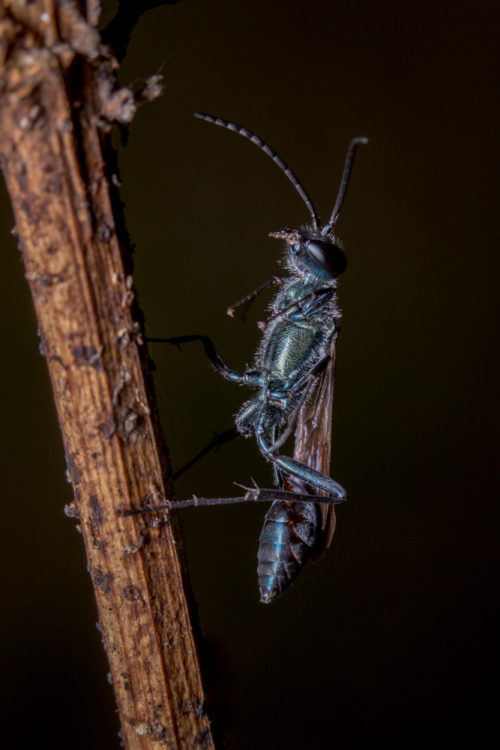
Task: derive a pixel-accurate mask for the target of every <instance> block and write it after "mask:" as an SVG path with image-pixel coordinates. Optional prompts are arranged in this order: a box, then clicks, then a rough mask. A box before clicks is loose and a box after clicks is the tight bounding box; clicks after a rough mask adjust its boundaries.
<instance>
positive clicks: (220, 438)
mask: <svg viewBox="0 0 500 750" xmlns="http://www.w3.org/2000/svg"><path fill="white" fill-rule="evenodd" d="M239 434H240V433H239V432H238V430H237V429H236V427H231V428H230V429H229V430H225V431H224V432H221V433H217V432H215V433H214V436H213V438H212V440H211V441H210V442H209V443H208V445H206V446H205V447H204V448H203V449H202V450H201V451H200V452H199V453H197V454H196V456H193V458H191V459H190V460H189V461H188V462H187V463H185V464H184V466H181V468H180V469H177V471H175V472H174V473H173V474H172V479H177V477H180V475H181V474H184V472H185V471H187V470H188V469H190V468H191V467H192V466H194V465H195V464H197V463H198V461H200V460H201V459H202V458H203V457H204V456H206V455H207V453H210V451H212V450H213V451H215V453H217V451H218V450H219V448H221V447H222V446H223V445H224V444H225V443H229V442H230V441H231V440H234V438H237V437H238V436H239Z"/></svg>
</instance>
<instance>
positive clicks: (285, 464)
mask: <svg viewBox="0 0 500 750" xmlns="http://www.w3.org/2000/svg"><path fill="white" fill-rule="evenodd" d="M255 437H256V439H257V445H258V446H259V450H260V451H261V453H262V455H263V456H264V458H267V459H268V460H269V461H272V463H273V465H274V466H276V467H277V468H278V469H281V471H283V472H284V473H285V474H288V475H291V477H296V478H297V479H299V480H302V481H303V482H304V483H305V484H308V485H311V486H312V487H316V488H317V489H319V490H324V491H325V492H328V494H329V495H331V496H332V497H336V498H338V502H341V501H342V500H345V498H346V496H347V493H346V490H345V489H344V488H343V487H342V485H340V484H339V483H338V482H336V481H335V480H334V479H332V478H331V477H329V476H327V475H326V474H322V473H321V472H320V471H316V469H312V468H311V467H310V466H307V465H306V464H304V463H302V462H301V461H297V459H295V458H291V457H290V456H282V455H281V453H279V452H278V450H277V449H276V447H275V445H274V444H273V442H272V440H270V438H269V433H268V431H267V430H266V427H265V416H263V417H262V418H261V420H260V421H259V424H258V425H257V427H256V429H255Z"/></svg>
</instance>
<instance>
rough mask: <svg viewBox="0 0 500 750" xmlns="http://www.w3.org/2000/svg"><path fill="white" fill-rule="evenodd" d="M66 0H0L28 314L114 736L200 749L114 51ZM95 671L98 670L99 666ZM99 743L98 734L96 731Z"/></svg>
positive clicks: (0, 107)
mask: <svg viewBox="0 0 500 750" xmlns="http://www.w3.org/2000/svg"><path fill="white" fill-rule="evenodd" d="M78 7H81V4H80V5H79V6H77V5H76V4H75V3H74V2H71V1H70V0H59V1H56V0H34V1H33V2H31V3H29V4H26V3H23V2H15V0H11V1H10V2H9V3H4V4H3V5H0V156H1V160H2V168H3V171H4V175H5V181H6V184H7V189H8V191H9V194H10V197H11V201H12V206H13V211H14V215H15V221H16V231H17V234H18V237H19V241H20V245H21V249H22V255H23V260H24V264H25V268H26V278H27V280H28V282H29V285H30V289H31V293H32V296H33V302H34V306H35V310H36V315H37V318H38V324H39V330H40V336H41V341H42V345H43V351H44V353H45V356H46V359H47V365H48V368H49V373H50V378H51V382H52V388H53V392H54V399H55V402H56V407H57V412H58V416H59V422H60V426H61V431H62V435H63V440H64V445H65V449H66V455H67V465H68V473H69V476H70V478H71V481H72V484H73V488H74V496H75V504H76V511H77V513H78V516H79V518H80V523H81V530H82V533H83V537H84V541H85V547H86V552H87V558H88V568H89V571H90V574H91V577H92V581H93V584H94V588H95V594H96V599H97V605H98V610H99V620H100V628H101V632H102V637H103V641H104V645H105V648H106V651H107V655H108V658H109V662H110V667H111V674H112V678H113V684H114V690H115V694H116V701H117V704H118V709H119V713H120V717H121V723H122V735H123V740H124V742H125V745H126V747H127V748H129V749H130V750H131V749H132V748H134V749H135V748H142V749H144V748H153V747H154V748H159V747H162V748H164V747H168V748H176V749H177V748H202V747H203V748H210V747H213V744H212V739H211V734H210V727H209V722H208V719H207V716H206V714H205V712H204V697H203V690H202V684H201V678H200V672H199V664H198V657H197V652H196V647H195V643H194V638H193V633H192V627H191V623H190V617H189V608H188V604H187V601H186V596H185V593H184V583H185V568H184V562H183V560H182V555H181V559H179V549H178V544H176V542H177V543H179V542H180V539H179V536H178V529H177V524H176V521H175V516H174V517H170V518H169V521H168V523H167V522H165V521H164V520H163V521H162V522H161V523H160V524H159V525H157V523H155V520H154V519H153V518H151V517H150V516H137V517H134V518H123V517H121V516H119V514H118V508H119V507H120V506H128V507H135V506H138V505H141V504H142V503H144V501H145V500H147V499H149V500H150V501H151V502H157V503H158V502H162V501H163V502H164V501H165V498H167V497H169V498H170V497H172V491H171V487H170V486H165V476H167V459H166V453H165V450H164V447H163V442H162V438H161V435H160V431H159V428H158V419H157V407H156V403H155V400H154V396H153V393H152V388H151V384H150V378H149V372H148V358H147V355H146V353H145V347H144V345H143V343H142V336H141V324H140V315H139V311H138V307H137V303H136V301H135V298H134V289H133V284H132V277H131V275H130V269H131V265H130V259H129V251H128V247H127V246H126V241H125V240H124V234H125V232H124V230H123V223H122V218H121V214H120V210H119V202H118V201H117V200H116V196H115V200H114V201H113V200H112V196H113V192H115V193H116V190H115V188H114V187H113V183H117V182H118V181H117V180H116V179H113V176H112V174H111V173H110V168H109V164H110V163H111V160H110V157H109V151H108V149H109V143H108V136H107V132H108V131H109V129H110V126H111V123H112V122H113V121H119V122H121V123H126V122H129V121H130V119H131V118H132V116H133V112H134V109H135V102H134V97H133V94H132V92H131V91H129V90H128V89H118V88H116V83H115V71H116V67H117V65H116V61H115V60H114V59H113V58H112V57H111V55H110V54H109V52H107V51H106V49H105V48H103V46H102V45H101V42H100V39H99V35H98V32H97V30H96V23H97V15H98V4H97V3H96V2H95V1H93V0H89V2H88V3H87V17H86V18H84V17H82V16H81V15H80V14H79V12H78V9H77V8H78ZM98 679H101V678H100V677H99V678H98ZM95 744H96V745H97V744H99V743H98V740H97V739H96V743H95Z"/></svg>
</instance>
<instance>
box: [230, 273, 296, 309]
mask: <svg viewBox="0 0 500 750" xmlns="http://www.w3.org/2000/svg"><path fill="white" fill-rule="evenodd" d="M285 278H286V276H273V277H272V278H271V279H269V280H268V281H265V282H264V283H263V284H261V285H260V286H258V287H257V289H255V290H254V291H253V292H250V294H247V295H246V296H245V297H242V298H241V299H239V300H238V301H237V302H235V303H234V305H231V307H228V308H227V314H228V315H229V316H230V317H231V318H233V317H234V311H235V310H236V308H237V307H240V306H241V305H244V308H243V312H242V313H241V315H240V318H241V320H245V317H246V314H247V312H248V310H249V309H250V305H251V304H252V302H253V301H254V300H255V299H256V297H258V296H259V294H261V293H262V292H263V291H264V290H265V289H267V287H268V286H271V285H272V284H277V285H278V284H279V285H281V284H282V283H283V282H284V280H285Z"/></svg>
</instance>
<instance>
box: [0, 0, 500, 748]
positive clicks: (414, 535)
mask: <svg viewBox="0 0 500 750" xmlns="http://www.w3.org/2000/svg"><path fill="white" fill-rule="evenodd" d="M110 7H112V6H110ZM499 21H500V14H499V11H498V3H497V2H481V0H479V1H478V0H475V1H474V2H468V3H458V4H457V3H456V2H451V0H446V1H444V2H436V1H434V2H429V0H422V1H421V2H418V3H400V2H394V0H387V2H377V3H371V2H345V1H344V2H315V3H310V2H305V1H302V2H299V1H298V0H297V1H296V2H286V1H285V0H278V1H277V2H266V1H265V0H257V1H256V2H253V3H251V4H250V3H243V2H234V0H232V1H231V0H221V1H219V2H212V3H207V2H201V0H185V1H184V2H181V3H180V4H179V5H177V6H175V7H168V6H167V7H164V8H159V9H157V10H154V11H151V12H148V13H147V14H146V15H145V16H144V17H143V19H142V20H141V22H140V23H139V25H138V27H137V28H136V31H135V33H134V35H133V38H132V43H131V46H130V49H129V54H128V56H127V58H126V60H125V64H124V66H123V70H122V73H121V81H122V83H129V82H130V81H133V82H135V84H136V85H139V84H140V83H141V80H143V79H144V78H145V77H147V76H148V75H150V74H152V73H155V72H158V71H160V70H161V72H162V73H163V75H164V76H165V81H166V85H167V89H166V94H165V96H164V97H163V98H162V99H161V100H160V101H157V102H155V103H153V104H151V105H150V106H147V107H144V108H143V109H141V110H140V112H139V113H138V115H137V117H136V119H135V120H134V122H133V124H132V126H131V128H130V137H129V140H128V144H127V146H126V147H120V164H121V171H122V179H123V183H124V184H123V191H122V195H123V198H124V200H125V204H126V217H127V222H128V228H129V230H130V233H131V236H132V238H133V241H134V242H135V245H136V252H135V262H136V270H135V281H136V284H137V288H138V292H139V296H140V301H141V304H142V307H143V310H144V312H145V316H146V322H147V325H148V332H149V333H150V334H151V335H175V334H183V333H193V332H201V333H207V334H209V335H211V336H212V337H213V338H214V340H215V341H216V342H217V343H218V345H219V347H220V349H221V352H222V353H223V355H224V356H225V358H226V359H227V361H228V362H229V364H230V365H231V366H233V367H241V366H243V365H244V364H245V362H247V361H248V360H250V359H251V355H252V351H253V349H254V348H255V345H256V342H257V341H258V334H257V331H256V328H255V325H254V323H255V321H256V320H258V319H260V318H262V310H263V307H262V306H261V307H258V308H257V309H256V310H255V312H254V314H253V315H252V316H250V320H249V322H248V323H247V324H246V325H245V324H243V323H241V322H240V321H238V320H236V321H235V320H231V319H229V318H227V317H226V315H225V309H226V307H227V306H228V305H229V304H230V303H232V302H234V301H235V300H237V299H238V298H240V297H241V296H242V295H244V294H246V293H247V292H248V291H250V290H252V289H253V288H255V287H256V286H257V285H258V284H260V283H261V282H263V281H264V280H266V279H267V278H268V277H269V276H270V275H272V274H274V273H276V272H277V271H278V270H279V267H278V266H277V264H276V261H277V259H278V257H279V252H280V249H279V245H278V243H277V242H276V241H275V240H271V239H268V238H267V233H268V232H269V231H271V230H278V229H281V228H283V227H284V226H287V225H295V226H297V225H299V224H300V223H302V222H304V221H306V220H307V214H306V210H305V207H304V206H303V205H302V204H301V202H300V199H299V198H298V196H297V195H296V194H295V192H294V190H293V188H292V187H291V186H290V184H289V183H288V182H287V180H286V179H285V177H284V176H283V175H282V174H280V172H279V170H278V169H277V168H276V166H275V165H273V164H272V163H271V161H270V160H269V159H268V158H267V157H266V156H265V155H264V154H262V153H259V152H258V151H257V149H256V148H255V147H254V146H252V145H251V144H249V143H248V142H246V141H244V140H243V139H242V138H239V137H237V136H236V135H234V134H231V133H228V132H225V131H223V130H221V129H218V128H215V127H213V126H211V125H208V124H205V123H202V122H200V121H198V120H195V119H193V118H192V117H191V113H192V111H193V110H195V109H201V110H204V111H207V112H210V113H213V114H215V115H218V116H221V117H224V118H227V119H232V120H235V121H236V122H238V123H241V124H243V125H245V126H246V127H248V128H250V129H252V130H255V131H256V132H257V133H258V134H259V135H260V136H261V137H262V138H264V139H266V140H267V141H269V143H270V144H271V145H272V146H273V147H274V148H275V149H277V150H278V151H279V153H280V155H281V156H282V158H283V159H285V161H287V162H289V163H290V165H291V166H292V168H293V169H294V171H295V172H296V173H297V175H298V176H299V178H300V179H301V180H302V181H303V182H304V184H305V186H306V188H307V190H308V191H309V192H310V193H311V195H312V197H313V200H314V201H315V202H316V204H317V207H318V210H319V211H320V213H321V214H322V215H323V216H326V215H328V213H329V211H330V210H331V208H332V204H333V201H334V198H335V195H336V191H337V186H338V182H339V178H340V173H341V169H342V164H343V159H344V154H345V149H346V146H347V143H348V141H349V139H350V138H351V137H353V136H354V135H366V136H368V137H369V138H370V144H369V146H367V147H363V149H361V150H360V152H359V157H358V160H357V163H356V166H355V170H354V173H353V178H352V181H351V185H350V188H349V192H348V195H347V199H346V202H345V205H344V210H343V213H342V217H341V220H340V222H339V224H338V231H339V234H340V236H341V237H342V238H343V240H344V243H345V248H346V252H347V255H348V259H349V267H348V270H347V272H346V274H345V276H344V277H343V278H342V280H341V285H340V301H341V306H342V308H343V311H344V321H343V329H342V336H341V340H340V344H339V353H338V367H337V387H336V403H335V416H334V460H333V467H332V475H333V476H334V478H335V479H337V480H338V481H340V482H341V483H342V484H343V485H345V486H346V487H347V488H348V491H349V502H348V503H347V504H346V505H345V506H343V507H342V508H341V509H340V511H339V513H338V526H337V531H336V535H335V539H334V544H333V546H332V548H331V550H330V551H329V553H328V555H327V556H326V558H325V559H324V560H323V561H322V562H321V563H320V564H318V565H313V564H311V565H309V566H308V567H307V569H306V570H305V571H304V572H303V574H302V576H301V577H300V579H299V581H298V582H297V583H296V585H295V586H294V587H293V589H291V590H290V591H289V592H288V593H287V594H286V596H284V597H283V599H281V600H279V601H277V602H276V603H274V604H272V605H270V606H264V605H261V604H259V602H258V592H257V584H256V572H255V568H256V550H257V539H258V535H259V531H260V526H261V523H262V518H263V514H264V508H262V507H233V508H226V509H217V508H215V509H214V508H209V509H203V510H192V511H185V512H184V513H183V519H184V528H185V536H186V541H187V548H188V553H189V561H190V570H191V575H192V582H193V587H194V591H195V595H196V598H197V601H198V604H199V616H200V621H201V626H202V629H203V633H204V636H205V639H206V640H205V646H204V648H205V650H206V652H207V658H208V662H209V663H211V665H212V667H211V669H210V670H209V671H210V685H211V687H210V693H211V696H212V700H213V701H214V702H215V704H216V705H217V716H218V717H220V719H221V721H220V722H219V729H220V731H222V735H223V737H224V738H225V741H226V743H227V744H226V745H225V746H226V747H227V748H229V749H230V750H234V749H238V750H247V749H248V750H250V749H251V748H256V747H259V748H262V749H266V750H267V748H281V747H283V748H284V747H287V748H288V747H289V748H297V749H302V748H314V749H316V748H323V747H330V746H336V747H341V748H343V747H349V746H352V745H355V744H357V743H359V742H361V741H364V742H367V741H371V740H378V741H383V742H384V743H385V745H386V746H388V747H395V746H396V745H397V746H398V747H401V746H403V747H409V746H411V745H413V744H421V743H422V742H424V741H425V743H426V746H430V747H438V746H439V747H442V746H446V745H447V744H448V743H451V742H452V741H455V742H457V743H458V746H460V745H462V746H465V745H469V746H471V744H470V743H473V744H474V746H479V747H485V746H486V744H485V743H486V739H485V733H486V731H487V729H488V725H489V724H490V722H491V714H492V708H493V695H494V692H493V689H492V688H491V687H490V685H489V678H492V677H493V674H494V673H493V671H492V670H493V667H492V651H493V646H494V630H493V623H492V611H493V606H492V602H493V600H494V597H495V595H496V591H495V590H494V588H493V583H492V582H493V574H492V571H493V567H494V554H493V543H494V539H495V537H496V536H497V523H498V514H497V513H496V509H497V505H498V480H497V478H495V479H494V477H493V458H494V456H495V455H496V451H497V445H496V441H495V440H494V430H495V428H496V426H497V422H498V417H499V413H498V409H497V389H498V368H497V365H498V357H497V352H496V343H497V336H496V332H495V334H494V323H495V322H496V315H497V285H498V281H497V272H498V257H499V242H498V238H499V237H498V235H499V232H498V219H497V212H498V191H497V190H496V188H497V184H498V166H499V164H498V137H499V136H498V134H499V131H500V128H499V126H500V122H499V120H500V118H499V105H498V72H499V70H498V29H499ZM2 191H3V188H2ZM494 212H495V213H494ZM1 222H2V226H1V236H2V238H3V243H4V253H3V263H4V265H3V273H2V274H1V278H0V283H1V290H0V304H1V306H2V309H1V313H0V314H1V320H2V325H1V332H2V347H3V363H4V364H3V367H2V369H1V376H2V380H1V397H0V404H1V406H0V408H1V414H2V424H3V429H2V450H1V452H0V459H1V465H0V471H1V474H2V480H3V486H4V492H3V510H2V516H3V518H2V521H3V524H4V529H5V531H4V533H3V535H2V544H1V545H0V552H1V554H2V562H1V567H0V569H1V571H2V581H1V590H2V609H3V615H2V661H3V664H2V668H1V671H2V677H3V681H4V684H5V695H4V696H3V697H2V699H1V704H2V707H3V708H4V709H5V711H6V713H5V716H4V718H3V727H4V728H3V730H2V734H3V737H4V739H5V737H6V736H7V735H9V736H10V739H9V742H8V743H7V745H5V746H6V747H7V746H8V747H16V748H18V747H24V746H26V747H27V746H28V745H30V746H31V745H32V743H33V742H34V741H35V740H36V741H37V746H38V743H40V744H41V743H42V742H43V741H46V742H48V743H50V746H51V747H52V748H66V747H71V748H73V749H74V750H79V749H80V748H96V750H101V748H103V749H104V748H113V747H118V739H117V738H116V732H117V730H118V724H117V718H116V716H115V713H114V711H115V709H114V702H113V696H112V692H111V688H110V687H109V685H108V684H107V682H106V677H105V675H106V672H107V663H106V659H105V656H104V654H103V652H102V650H101V644H100V639H99V634H98V632H97V630H96V628H95V624H94V623H95V622H96V620H97V614H96V610H95V604H94V599H93V594H92V590H91V586H90V582H89V579H88V576H87V573H86V570H85V559H84V554H83V547H82V542H81V539H80V537H79V536H78V534H77V533H76V531H75V530H74V522H73V521H71V520H68V519H66V518H65V517H64V515H63V510H62V509H63V505H64V504H65V503H67V502H69V501H70V500H71V489H70V486H69V485H67V484H66V482H65V479H64V471H65V466H64V460H63V451H62V446H61V442H60V437H59V433H58V426H57V422H56V418H55V413H54V408H53V404H52V397H51V393H50V389H49V382H48V377H47V372H46V367H45V362H44V360H43V359H42V357H41V356H40V355H39V354H38V341H37V336H36V323H35V319H34V315H33V311H32V305H31V300H30V298H29V294H28V288H27V284H26V283H25V280H24V278H23V267H22V264H21V261H20V257H19V253H18V252H17V250H16V246H15V241H14V239H13V238H12V237H11V235H10V233H9V232H10V228H11V226H12V224H13V219H12V216H11V213H10V208H9V204H8V200H7V197H6V195H5V193H4V191H3V192H2V214H1ZM153 355H154V359H155V361H156V364H157V372H156V382H157V389H158V397H159V400H160V406H161V412H162V418H163V423H164V427H165V432H166V436H167V441H168V442H169V444H170V446H171V455H172V461H173V464H174V466H179V465H180V464H181V463H182V462H183V461H185V460H187V459H188V458H190V457H191V456H192V455H193V453H195V452H196V451H197V450H198V449H200V448H201V447H202V446H203V445H204V444H205V442H207V441H208V440H209V439H210V437H211V433H212V431H213V430H219V431H221V430H224V429H227V428H228V427H230V426H231V423H232V414H233V413H234V412H235V411H236V410H237V408H238V406H239V405H240V403H241V402H242V400H243V399H244V397H245V396H246V392H245V393H244V392H243V390H240V389H238V388H237V387H236V386H232V385H231V384H228V383H226V382H224V381H223V380H222V378H220V377H218V376H217V374H215V373H214V372H213V371H212V370H211V369H210V367H209V366H208V365H207V363H206V361H205V359H204V357H203V354H202V352H201V350H199V349H198V348H197V347H196V346H194V347H193V349H192V350H190V349H189V347H187V348H185V349H184V350H183V351H182V352H181V353H179V352H177V351H176V350H175V349H170V348H169V347H164V348H162V347H159V346H155V348H154V350H153ZM250 476H253V477H255V478H256V480H257V481H259V482H261V483H262V484H264V485H266V484H267V485H268V484H269V481H270V474H269V470H268V467H267V465H266V464H265V463H264V462H263V461H262V459H261V458H260V457H259V455H258V453H257V450H256V448H255V445H254V443H253V441H251V440H248V441H243V440H239V441H235V442H234V443H233V444H231V445H229V446H227V447H225V448H224V449H223V450H221V451H220V452H219V453H218V454H217V455H216V456H214V457H211V458H209V459H206V460H205V461H204V462H203V463H202V464H200V465H199V468H198V469H197V470H193V471H192V472H191V473H190V474H189V475H186V476H185V478H183V479H182V481H179V482H178V488H177V489H178V494H179V497H188V496H190V495H191V494H192V493H193V492H194V493H197V494H199V495H204V496H207V497H212V496H219V495H229V494H232V493H233V491H234V487H233V484H232V483H233V481H240V482H244V483H245V482H248V481H249V478H250ZM495 480H496V481H495Z"/></svg>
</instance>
